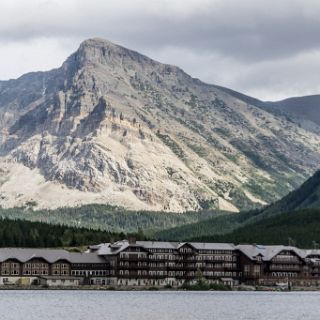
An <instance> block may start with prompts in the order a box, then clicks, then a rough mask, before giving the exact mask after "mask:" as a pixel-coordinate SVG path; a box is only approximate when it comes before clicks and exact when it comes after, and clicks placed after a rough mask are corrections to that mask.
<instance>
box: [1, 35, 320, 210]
mask: <svg viewBox="0 0 320 320" xmlns="http://www.w3.org/2000/svg"><path fill="white" fill-rule="evenodd" d="M213 72H214V70H213ZM271 109H272V108H271ZM271 109H269V107H268V105H266V104H265V103H262V102H261V101H259V100H257V99H254V98H250V97H247V96H244V95H241V94H240V93H235V92H234V91H232V90H230V89H226V88H221V87H219V86H214V85H209V84H206V83H203V82H201V81H200V80H198V79H194V78H192V77H190V76H189V75H187V74H186V73H185V72H184V71H183V70H181V69H179V68H178V67H175V66H171V65H165V64H161V63H159V62H156V61H154V60H152V59H150V58H148V57H146V56H143V55H141V54H139V53H137V52H135V51H132V50H129V49H126V48H123V47H121V46H118V45H115V44H113V43H111V42H108V41H105V40H101V39H89V40H86V41H84V42H83V43H82V44H81V45H80V47H79V49H78V50H77V51H76V52H75V53H74V54H72V55H71V56H70V57H69V58H68V59H67V60H66V61H65V62H64V63H63V65H62V66H61V67H60V68H58V69H54V70H51V71H48V72H34V73H29V74H26V75H23V76H22V77H20V78H19V79H16V80H9V81H1V82H0V129H1V130H0V139H1V145H0V165H1V167H0V168H1V172H0V205H1V206H3V207H12V206H26V205H27V206H28V205H30V204H32V205H33V206H35V207H37V208H57V207H62V206H77V205H81V204H86V203H108V204H110V205H114V206H121V207H124V208H129V209H133V210H155V211H176V212H181V211H188V210H189V211H190V210H199V209H203V208H214V209H221V210H229V211H239V210H246V209H250V208H253V207H257V206H261V205H265V204H267V203H271V202H274V201H275V200H276V199H279V198H280V197H282V196H284V195H285V194H287V193H288V192H289V191H291V190H293V189H294V188H296V187H297V186H298V185H300V183H301V182H302V181H303V180H305V178H306V177H309V176H310V175H311V174H313V173H314V172H315V171H316V169H317V167H318V163H319V156H320V136H319V133H320V127H319V126H317V125H316V124H314V125H313V127H312V128H310V126H304V124H301V123H299V121H297V120H296V119H295V120H292V119H291V118H290V117H289V116H288V115H287V114H285V113H277V112H274V110H273V109H272V110H271Z"/></svg>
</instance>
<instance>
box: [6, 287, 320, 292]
mask: <svg viewBox="0 0 320 320" xmlns="http://www.w3.org/2000/svg"><path fill="white" fill-rule="evenodd" d="M0 291H115V292H135V291H136V292H287V293H288V292H320V287H297V288H291V290H288V289H281V288H278V287H255V288H254V287H243V286H239V287H234V288H232V289H230V290H213V289H209V290H203V289H202V290H191V289H189V290H188V289H183V288H170V289H168V288H155V287H149V288H148V287H147V288H134V287H132V288H114V287H93V286H82V287H59V286H56V287H41V286H0Z"/></svg>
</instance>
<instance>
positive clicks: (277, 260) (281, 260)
mask: <svg viewBox="0 0 320 320" xmlns="http://www.w3.org/2000/svg"><path fill="white" fill-rule="evenodd" d="M272 262H273V263H287V264H301V263H302V262H301V261H300V260H299V259H298V258H294V257H292V258H274V259H272Z"/></svg>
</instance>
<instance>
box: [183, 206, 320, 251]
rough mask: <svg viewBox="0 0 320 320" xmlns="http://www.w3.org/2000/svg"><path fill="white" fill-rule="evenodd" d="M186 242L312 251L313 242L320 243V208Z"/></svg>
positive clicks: (279, 216) (265, 220)
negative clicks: (241, 244)
mask: <svg viewBox="0 0 320 320" xmlns="http://www.w3.org/2000/svg"><path fill="white" fill-rule="evenodd" d="M188 240H197V241H208V242H211V241H213V242H233V243H261V244H288V243H289V244H293V245H296V246H299V247H304V248H312V247H313V246H314V244H315V242H316V243H320V209H304V210H301V211H294V212H289V213H284V214H281V215H277V216H274V217H270V218H265V219H262V220H260V221H258V222H255V223H252V224H248V225H246V226H243V227H240V228H237V229H236V230H234V231H232V232H229V233H226V234H224V235H221V234H220V235H218V234H216V235H212V236H204V237H195V238H192V239H188ZM289 240H290V241H289Z"/></svg>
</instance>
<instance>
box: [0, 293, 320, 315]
mask: <svg viewBox="0 0 320 320" xmlns="http://www.w3.org/2000/svg"><path fill="white" fill-rule="evenodd" d="M0 313H1V316H0V319H1V320H20V319H21V320H22V319H23V320H38V319H39V320H40V319H41V320H53V319H54V320H63V319H66V320H91V319H94V320H100V319H106V320H127V319H128V320H138V319H139V320H158V319H159V320H160V319H161V320H189V319H190V320H196V319H199V320H207V319H208V320H209V319H210V320H214V319H216V320H233V319H237V320H241V319H244V320H249V319H259V320H264V319H265V320H272V319H275V320H279V319H281V320H291V319H295V320H301V319H303V320H309V319H312V320H319V319H320V293H318V292H288V293H280V292H213V291H209V292H208V291H206V292H190V291H189V292H173V291H172V292H167V291H166V292H163V291H162V292H160V291H159V292H156V291H153V292H152V291H150V292H146V291H136V292H134V291H130V292H126V291H120V292H119V291H0Z"/></svg>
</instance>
